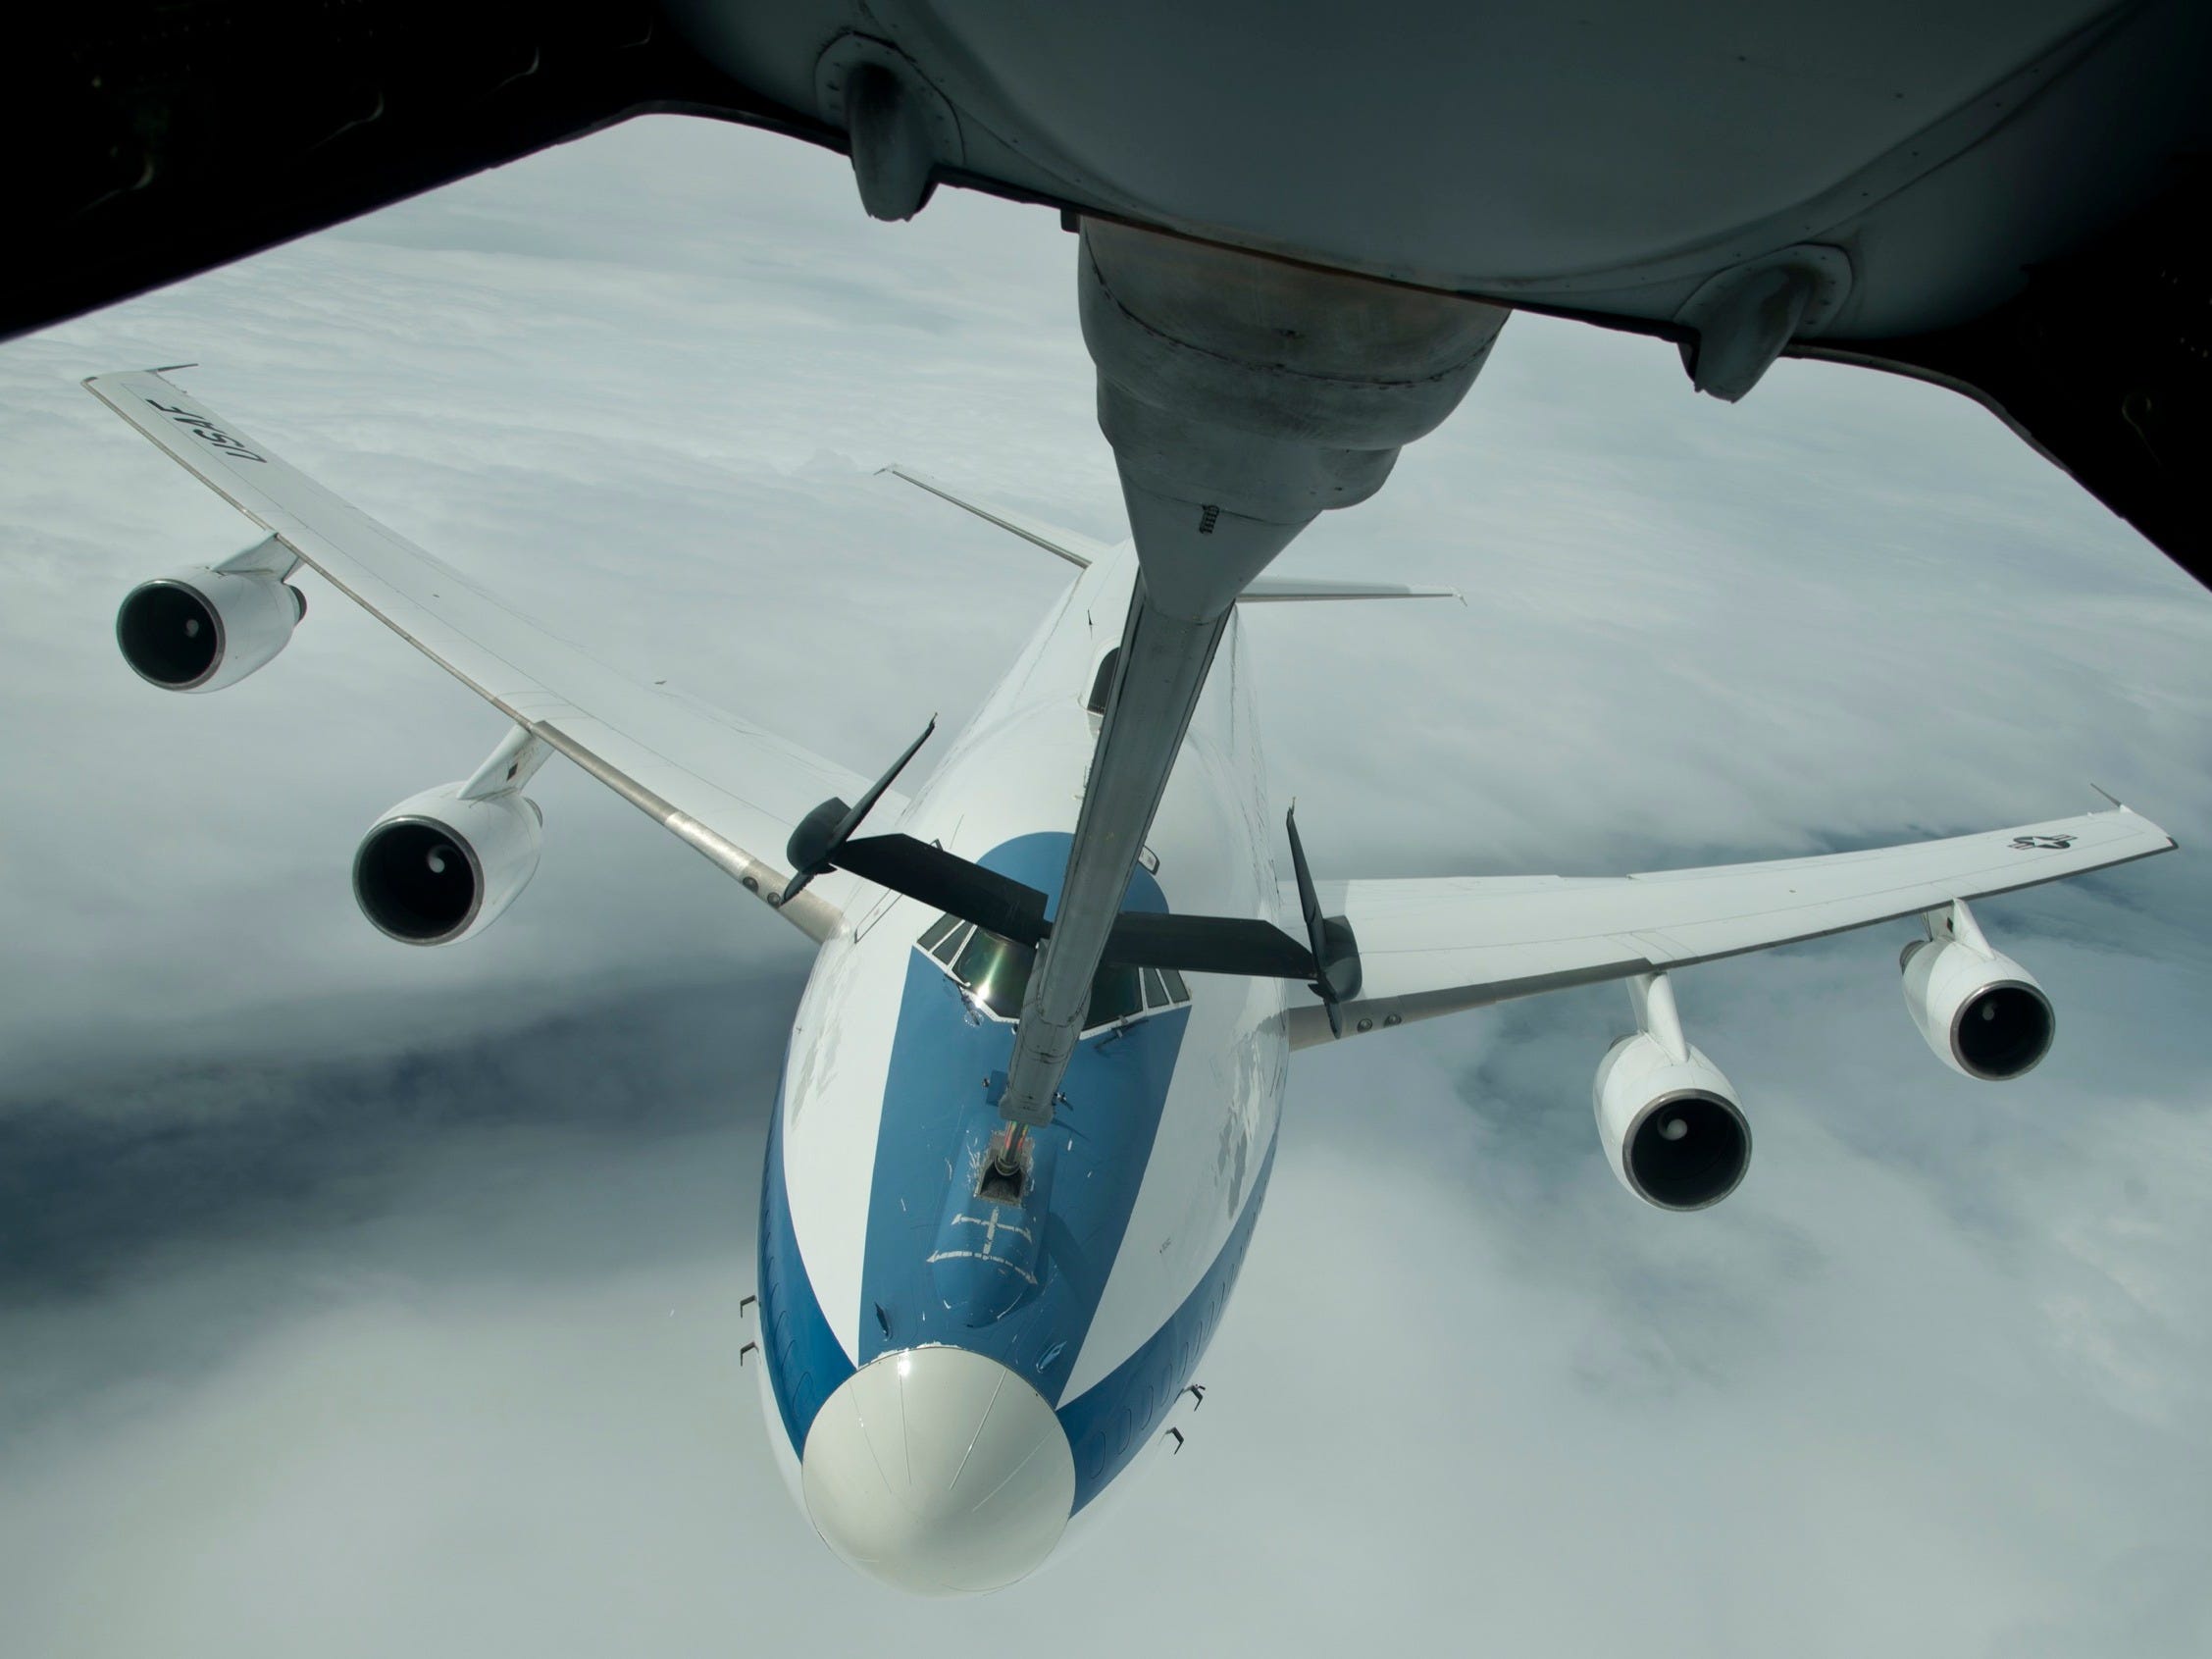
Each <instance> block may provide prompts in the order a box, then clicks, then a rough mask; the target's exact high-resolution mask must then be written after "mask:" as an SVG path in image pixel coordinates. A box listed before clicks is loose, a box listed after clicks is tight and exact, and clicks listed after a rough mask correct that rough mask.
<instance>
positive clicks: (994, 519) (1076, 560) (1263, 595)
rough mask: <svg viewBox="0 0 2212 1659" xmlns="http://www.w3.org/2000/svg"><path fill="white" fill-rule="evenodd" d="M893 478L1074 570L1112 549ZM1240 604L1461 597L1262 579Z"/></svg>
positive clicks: (1384, 586) (1448, 591)
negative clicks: (1010, 532)
mask: <svg viewBox="0 0 2212 1659" xmlns="http://www.w3.org/2000/svg"><path fill="white" fill-rule="evenodd" d="M881 470H882V471H884V472H887V473H890V474H891V475H892V476H893V477H894V478H902V479H904V480H905V481H906V482H907V483H908V484H911V485H912V486H914V488H915V489H917V490H926V491H928V492H929V493H931V494H932V495H936V496H939V497H941V498H942V499H944V500H947V501H950V502H952V505H954V506H955V507H963V508H965V509H966V510H967V511H969V512H971V513H973V514H975V516H976V517H977V518H980V519H982V520H983V521H984V522H985V523H987V524H995V525H997V526H998V527H999V528H1000V529H1001V530H1010V531H1012V532H1013V533H1014V534H1015V535H1016V536H1018V537H1020V538H1021V539H1022V540H1023V541H1024V542H1028V543H1031V544H1034V545H1036V546H1040V547H1042V548H1044V549H1045V551H1047V552H1048V553H1051V554H1053V555H1054V556H1055V558H1063V559H1065V560H1067V562H1068V563H1069V564H1072V565H1074V566H1075V567H1076V568H1077V569H1079V570H1080V569H1085V568H1087V567H1088V566H1090V565H1091V564H1093V563H1094V562H1096V561H1097V560H1098V559H1100V558H1103V557H1104V556H1105V555H1106V554H1107V553H1109V552H1111V551H1112V550H1113V549H1112V548H1111V547H1110V546H1108V545H1107V544H1106V543H1104V542H1100V541H1097V540H1095V539H1093V538H1092V537H1089V536H1085V535H1082V534H1081V533H1080V532H1077V531H1073V530H1062V529H1061V528H1059V526H1057V525H1053V524H1047V523H1045V522H1044V520H1042V519H1035V518H1031V517H1029V516H1028V515H1027V514H1025V513H1017V512H1013V511H1010V510H1009V509H1007V508H1005V507H987V506H985V505H984V504H983V503H982V502H980V501H976V500H971V499H970V498H969V497H967V496H965V495H962V494H960V493H958V492H956V491H953V490H950V489H948V488H947V487H946V486H944V485H942V484H940V483H938V482H937V481H936V480H935V479H933V478H926V477H924V476H923V475H922V474H920V473H918V472H913V471H910V470H909V469H907V468H905V467H902V466H898V465H893V466H888V467H885V468H883V469H881ZM1237 597H1238V601H1239V602H1240V603H1243V604H1282V603H1292V602H1302V601H1311V600H1314V599H1461V600H1462V601H1463V602H1464V600H1465V596H1463V595H1462V594H1461V593H1460V591H1459V590H1458V589H1457V588H1415V587H1409V586H1407V585H1406V584H1405V583H1403V582H1321V581H1314V580H1312V579H1310V578H1307V577H1303V576H1262V577H1260V578H1259V579H1258V580H1257V581H1255V582H1253V583H1252V585H1251V586H1250V587H1248V588H1246V589H1245V591H1244V592H1243V593H1242V594H1240V595H1238V596H1237Z"/></svg>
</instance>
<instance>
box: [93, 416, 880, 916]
mask: <svg viewBox="0 0 2212 1659" xmlns="http://www.w3.org/2000/svg"><path fill="white" fill-rule="evenodd" d="M84 384H85V387H86V389H89V390H90V391H91V392H92V393H93V394H94V395H95V396H97V397H98V398H99V399H100V400H101V401H102V402H104V403H106V404H107V405H108V406H109V407H110V408H111V409H113V410H115V412H116V413H117V414H119V415H121V416H122V417H123V418H124V419H125V420H127V421H129V423H130V424H131V425H132V426H134V427H136V428H137V429H138V430H139V431H140V432H141V433H143V434H144V435H145V436H146V437H148V438H150V439H152V440H153V441H154V442H155V443H157V444H159V445H160V446H161V447H162V449H164V450H165V451H167V453H168V455H169V457H170V459H172V460H174V461H176V462H177V463H178V464H179V465H180V466H182V467H183V468H184V470H185V471H187V472H189V473H191V474H192V476H193V477H195V478H197V479H198V480H199V481H200V482H201V483H202V484H205V485H206V486H207V487H208V488H209V489H211V490H213V491H214V492H215V493H217V494H219V495H221V496H222V497H223V498H224V499H225V500H227V501H229V502H230V503H231V505H232V506H233V507H235V508H237V509H238V511H239V512H241V513H243V514H244V515H245V516H246V517H247V518H249V519H251V520H252V521H253V522H254V523H255V524H257V525H259V526H261V528H262V529H264V530H266V531H267V532H268V533H269V534H270V535H272V536H274V537H275V538H276V539H277V540H278V541H279V542H280V543H282V544H283V545H284V546H286V547H288V548H290V549H291V551H292V552H294V553H295V554H297V555H298V556H299V558H300V559H301V560H302V561H303V562H304V563H306V564H307V565H308V566H309V567H310V568H311V569H313V570H315V571H316V572H317V573H319V574H320V575H321V576H323V577H324V578H325V579H326V580H328V581H329V582H330V583H331V585H332V586H333V587H334V588H336V589H337V590H338V591H339V592H340V593H342V594H344V595H345V596H347V597H348V598H350V599H352V600H354V601H355V602H356V603H357V604H359V605H360V606H361V607H362V608H363V609H365V610H367V611H368V612H369V613H370V614H371V615H372V616H374V617H376V618H377V620H378V621H380V622H382V623H384V624H385V626H386V627H387V628H389V629H390V630H391V631H392V632H393V633H395V634H397V635H398V636H399V637H400V638H401V639H403V640H405V641H406V642H407V643H408V644H409V645H411V646H413V647H414V648H416V649H417V650H419V651H421V652H422V653H423V654H424V655H425V656H427V657H429V658H430V659H431V660H432V661H433V662H435V663H437V665H438V666H439V667H440V668H443V669H444V670H445V671H446V672H447V673H449V674H451V675H452V676H453V677H454V678H455V679H457V680H459V681H460V682H461V683H462V684H463V685H465V686H467V687H468V688H469V690H471V691H473V692H475V693H476V694H477V696H479V697H481V698H483V699H484V700H485V701H487V702H489V703H490V704H491V705H492V706H493V707H494V708H496V709H498V710H499V711H500V712H501V713H502V714H505V715H506V716H507V717H508V718H509V719H511V720H513V721H514V722H515V723H516V724H517V725H518V726H520V727H522V728H523V729H525V730H526V731H528V732H530V733H532V734H533V735H534V736H536V737H539V738H541V739H543V740H544V742H545V743H546V744H547V745H548V746H550V747H551V748H553V749H555V750H557V751H558V752H561V753H563V754H565V755H567V756H568V757H569V758H570V759H571V760H573V761H575V762H576V763H577V764H578V765H579V766H581V767H583V768H584V770H585V771H587V772H589V773H591V774H592V777H594V778H596V779H598V780H599V781H600V782H601V783H603V784H605V785H606V786H607V787H608V788H610V789H612V790H613V791H614V792H615V793H616V794H617V795H619V796H621V797H622V798H623V799H624V800H626V801H628V802H630V803H631V804H633V805H635V806H637V807H638V808H639V809H640V810H641V811H643V812H644V813H645V814H646V815H647V816H649V817H651V818H653V819H654V820H655V821H656V822H658V823H660V824H661V825H663V826H664V827H666V828H667V829H668V830H670V831H671V832H672V833H674V834H675V835H676V837H677V838H678V839H679V840H681V841H683V842H685V843H686V844H688V845H689V846H691V847H692V848H693V849H694V851H696V852H698V853H700V854H702V855H705V856H706V857H707V858H708V859H710V860H711V861H712V862H714V863H715V864H717V865H719V866H721V867H722V868H723V869H725V870H727V871H728V872H729V873H730V874H732V875H734V876H736V877H737V878H738V879H739V881H740V882H741V883H742V884H743V885H744V887H745V888H746V891H747V892H749V893H752V894H753V895H754V896H755V897H757V898H760V899H762V900H763V901H767V900H769V899H770V897H771V896H772V895H773V896H780V895H781V894H782V892H783V889H784V885H785V883H786V882H787V881H789V879H790V877H791V873H792V872H791V870H790V868H789V864H788V860H787V858H786V855H785V844H786V842H787V841H788V840H789V838H790V835H791V832H792V829H793V828H794V826H795V825H797V822H798V820H799V819H800V818H802V817H803V816H804V815H805V814H806V813H807V812H808V811H810V810H811V809H812V808H814V807H815V806H817V805H819V804H821V803H822V802H824V801H825V800H827V799H829V798H830V797H832V796H840V797H843V798H844V799H846V800H848V801H854V800H858V799H859V794H860V792H862V791H864V790H866V789H867V788H868V787H869V780H868V779H866V778H862V777H860V776H859V775H857V774H856V773H853V772H849V771H847V770H846V769H845V768H844V767H842V766H838V765H835V764H833V763H831V762H830V761H827V760H824V759H822V758H820V757H819V756H817V755H813V754H810V753H808V752H806V751H805V750H803V749H800V748H798V747H797V746H796V745H793V744H789V743H786V742H784V741H783V740H782V739H781V738H777V737H774V736H772V735H771V734H769V733H767V732H764V731H762V730H760V729H759V728H758V727H756V726H753V725H751V724H749V723H747V722H746V721H744V720H741V719H738V718H737V717H736V716H734V715H729V714H724V713H722V712H720V711H719V710H716V709H713V708H710V707H709V706H708V705H706V704H704V703H702V702H699V701H697V700H694V699H691V698H689V697H684V696H681V695H677V694H671V693H667V692H663V691H659V690H655V689H652V688H649V687H646V686H643V685H640V684H639V683H638V682H637V681H635V680H632V679H629V678H628V677H626V676H624V675H622V674H619V673H617V672H616V671H615V670H613V669H611V668H608V667H607V666H606V665H605V664H603V663H601V662H599V661H597V660H596V659H595V658H594V657H592V655H591V654H590V652H588V651H587V650H585V649H584V648H582V647H581V646H578V645H576V644H574V643H573V642H571V641H568V640H564V639H561V638H559V637H558V636H556V635H554V634H551V633H549V632H547V631H546V630H545V629H543V628H541V627H540V626H539V625H538V624H537V623H535V622H531V621H529V620H528V619H526V618H524V617H522V616H520V615H518V614H517V613H516V612H514V611H513V610H510V609H509V608H508V607H507V606H506V605H505V604H503V603H502V602H501V601H500V600H498V599H497V598H494V597H493V596H491V595H490V594H488V593H486V592H485V591H484V590H483V589H482V588H479V587H478V586H476V584H474V583H473V582H471V581H469V580H468V578H466V577H464V576H462V575H461V574H460V573H459V572H458V571H456V570H454V569H453V568H452V567H451V566H450V565H447V564H445V563H442V562H441V561H439V560H438V559H436V558H433V557H432V556H431V555H430V554H429V553H427V552H425V551H423V549H422V548H420V547H418V546H416V545H415V544H413V543H412V542H409V541H408V540H407V539H406V538H405V537H403V536H401V535H399V534H398V533H397V532H396V531H393V530H390V529H387V528H386V526H384V525H382V524H379V523H378V522H377V521H376V520H375V519H373V518H371V517H370V516H369V515H368V514H367V513H364V512H362V511H360V510H359V509H358V508H356V507H353V506H351V505H349V504H348V503H346V502H345V501H343V500H340V499H339V498H338V497H337V496H336V495H334V494H332V493H331V492H330V491H328V490H326V489H324V488H323V487H322V486H321V485H320V484H317V483H316V482H315V481H314V480H313V479H311V478H309V477H307V476H306V475H305V474H304V473H301V472H299V471H297V470H296V469H294V468H292V467H289V466H287V465H285V464H284V462H283V461H282V460H280V459H279V458H278V457H277V456H276V454H275V453H274V452H273V451H271V450H270V449H269V448H268V446H267V445H265V444H263V443H261V442H260V441H258V440H256V439H252V438H249V437H247V436H246V435H245V434H244V433H243V432H241V431H240V430H239V429H238V428H237V427H235V426H233V425H231V423H230V422H229V421H227V420H224V419H223V418H221V417H220V416H218V415H216V414H215V413H214V412H213V411H212V410H210V409H208V408H207V407H206V406H205V405H204V404H202V403H200V402H198V401H197V400H195V399H194V398H192V397H190V396H188V395H187V394H186V393H184V392H182V391H180V390H179V389H177V388H176V387H175V386H174V385H172V384H171V383H170V382H169V381H167V380H165V379H163V378H162V376H160V375H159V374H154V373H137V374H122V375H100V376H96V377H94V378H93V379H91V380H88V381H86V382H85V383H84ZM904 805H905V801H904V798H902V797H900V796H897V795H887V796H886V797H885V798H884V800H883V801H882V803H880V804H879V806H878V808H877V810H876V812H875V814H874V815H873V816H872V819H871V822H890V821H893V820H895V819H896V817H897V816H898V814H899V813H900V811H902V809H903V807H904ZM824 885H825V886H826V887H827V888H828V892H826V893H821V892H817V891H815V890H809V891H808V892H807V893H805V894H802V895H801V896H800V897H799V898H798V899H797V900H795V901H794V903H793V904H792V906H791V907H789V908H788V909H785V910H784V911H783V913H784V915H785V916H786V917H787V918H788V919H789V920H790V921H791V922H792V923H793V924H794V925H795V926H797V927H798V928H799V929H800V930H801V931H802V932H804V933H806V934H808V935H809V936H811V937H813V938H815V939H826V938H828V937H830V935H831V934H833V933H835V932H836V931H837V930H838V928H839V927H840V926H841V925H842V922H843V912H842V910H841V908H840V907H839V906H838V904H837V902H836V900H837V897H838V892H839V884H838V880H837V879H835V878H833V879H832V880H831V881H829V882H827V883H825V884H824Z"/></svg>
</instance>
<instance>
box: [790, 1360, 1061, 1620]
mask: <svg viewBox="0 0 2212 1659" xmlns="http://www.w3.org/2000/svg"><path fill="white" fill-rule="evenodd" d="M800 1486H801V1488H802V1490H803V1491H804V1493H805V1498H806V1513H807V1516H808V1518H809V1519H811V1520H812V1521H813V1523H814V1529H815V1530H816V1531H818V1532H820V1533H821V1534H822V1537H823V1539H824V1541H825V1542H827V1543H828V1544H829V1546H830V1547H831V1548H832V1549H834V1550H836V1551H837V1553H838V1554H839V1555H841V1556H843V1557H844V1558H845V1560H846V1561H847V1562H848V1563H849V1564H850V1565H851V1566H853V1567H856V1568H858V1569H859V1570H860V1571H861V1572H863V1573H866V1574H868V1575H869V1576H870V1577H871V1578H875V1579H879V1580H881V1581H883V1582H884V1583H887V1584H890V1585H892V1586H893V1587H894V1588H896V1589H902V1590H906V1591H909V1592H912V1593H914V1594H919V1595H973V1594H977V1593H979V1592H981V1591H984V1590H995V1589H1002V1588H1003V1587H1004V1586H1005V1585H1007V1584H1010V1583H1012V1582H1013V1581H1015V1580H1017V1579H1020V1578H1024V1577H1026V1576H1027V1575H1028V1574H1030V1573H1032V1572H1034V1571H1035V1570H1036V1569H1037V1568H1038V1567H1039V1566H1040V1565H1041V1564H1042V1563H1043V1562H1044V1560H1045V1558H1046V1557H1047V1556H1048V1555H1050V1554H1052V1552H1053V1546H1054V1545H1055V1544H1056V1543H1058V1542H1059V1537H1060V1533H1061V1532H1062V1531H1063V1530H1065V1529H1066V1527H1067V1518H1068V1513H1069V1511H1070V1509H1071V1508H1072V1507H1073V1505H1074V1502H1075V1458H1074V1454H1073V1453H1072V1452H1071V1451H1070V1450H1069V1447H1068V1443H1067V1435H1066V1434H1065V1433H1064V1432H1063V1431H1062V1430H1061V1428H1060V1425H1059V1419H1058V1418H1056V1417H1055V1416H1054V1414H1053V1408H1052V1407H1051V1406H1050V1405H1048V1404H1047V1403H1046V1401H1045V1399H1044V1396H1043V1395H1041V1394H1039V1393H1038V1392H1037V1390H1036V1389H1034V1388H1032V1387H1031V1386H1030V1385H1029V1384H1028V1383H1027V1382H1025V1381H1023V1380H1022V1379H1021V1377H1020V1376H1018V1375H1017V1374H1014V1373H1013V1372H1011V1371H1009V1370H1007V1369H1006V1368H1005V1367H1004V1366H1003V1365H1001V1364H999V1363H998V1362H997V1361H996V1360H991V1359H986V1358H985V1357H984V1356H983V1355H981V1354H974V1353H970V1352H968V1351H967V1350H966V1349H964V1348H909V1349H907V1350H905V1351H903V1352H900V1353H895V1354H885V1355H883V1356H882V1357H881V1358H879V1359H875V1360H872V1361H870V1362H869V1363H868V1364H867V1365H865V1366H863V1367H861V1369H860V1370H859V1371H857V1372H855V1373H854V1374H852V1375H851V1376H850V1377H849V1378H847V1380H846V1381H845V1383H844V1384H843V1385H842V1386H841V1387H840V1388H839V1389H838V1390H837V1392H836V1393H834V1394H832V1395H831V1396H830V1397H829V1399H828V1400H827V1401H826V1402H824V1404H823V1406H822V1409H821V1412H820V1414H819V1415H818V1416H817V1417H816V1418H815V1419H814V1425H813V1427H812V1428H811V1429H809V1430H808V1432H807V1436H806V1452H805V1455H804V1457H803V1459H802V1460H801V1462H800Z"/></svg>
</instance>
